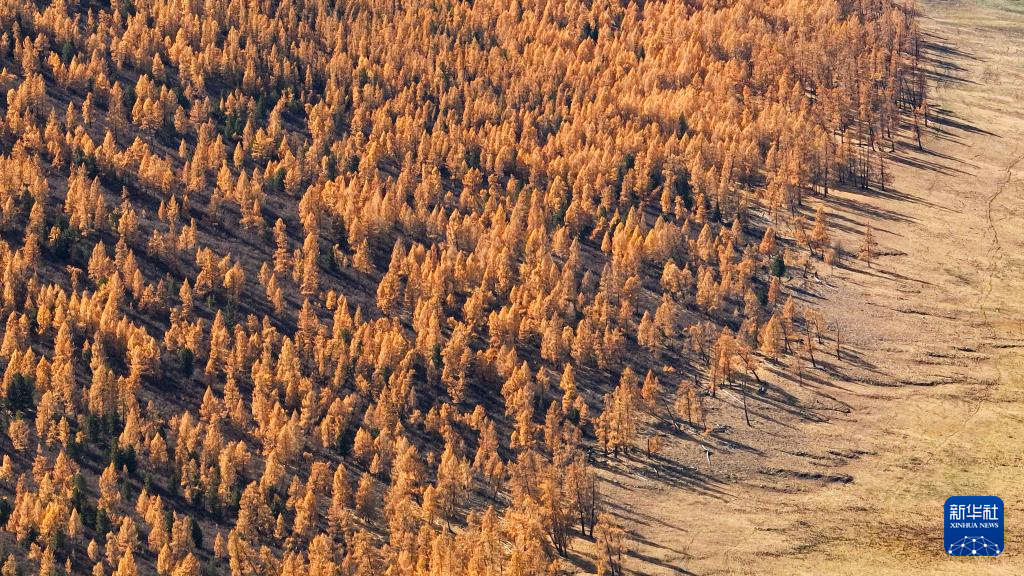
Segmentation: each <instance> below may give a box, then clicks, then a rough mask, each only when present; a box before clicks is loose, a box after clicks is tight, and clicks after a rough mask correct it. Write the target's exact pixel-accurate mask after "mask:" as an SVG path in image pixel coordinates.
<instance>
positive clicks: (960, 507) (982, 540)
mask: <svg viewBox="0 0 1024 576" xmlns="http://www.w3.org/2000/svg"><path fill="white" fill-rule="evenodd" d="M1003 511H1004V510H1003V501H1002V500H1001V499H1000V498H998V497H996V496H950V497H949V498H947V499H946V505H945V516H946V520H945V528H946V530H945V536H946V537H945V543H946V554H949V555H950V556H998V555H1000V554H1002V553H1003V527H1004V518H1005V517H1004V515H1003Z"/></svg>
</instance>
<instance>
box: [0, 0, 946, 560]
mask: <svg viewBox="0 0 1024 576" xmlns="http://www.w3.org/2000/svg"><path fill="white" fill-rule="evenodd" d="M400 4H401V6H399V5H396V4H395V3H392V2H380V1H353V2H348V1H337V2H335V1H319V2H309V1H304V0H290V1H286V2H267V1H263V0H261V1H257V2H239V1H238V0H230V1H228V0H209V1H207V2H204V3H196V2H184V1H180V0H175V1H171V2H151V1H148V0H127V1H122V2H115V3H113V4H109V5H108V4H105V3H95V2H85V1H80V0H60V1H57V2H51V3H46V4H45V5H42V6H40V5H38V4H35V3H28V2H23V1H20V0H0V31H2V33H0V90H2V91H3V92H4V93H5V94H6V98H5V99H4V100H3V102H0V115H2V120H0V318H2V322H3V325H2V327H3V336H2V342H0V369H2V373H3V377H2V386H0V390H2V392H3V394H2V401H0V403H2V409H0V425H2V426H0V431H2V434H0V446H2V448H3V454H4V455H3V458H2V462H0V527H2V533H0V553H2V557H0V564H2V574H3V575H4V576H14V575H17V574H27V573H39V574H47V575H52V574H72V573H74V574H79V573H92V574H94V575H96V576H99V575H103V574H115V575H117V576H129V575H133V574H137V573H153V572H156V573H159V574H168V575H173V576H197V575H199V574H212V573H223V572H229V573H231V574H233V575H235V576H242V575H248V574H309V573H312V574H343V575H352V576H355V575H359V576H372V575H382V576H383V575H388V576H400V575H401V576H404V575H409V576H414V575H415V576H420V575H424V576H425V575H436V576H441V575H451V574H474V575H483V576H486V575H508V576H513V575H523V576H525V575H531V576H532V575H537V574H554V573H558V572H559V571H560V570H561V569H562V568H563V567H564V566H565V564H564V560H563V558H564V557H565V556H567V555H568V554H569V552H570V551H572V550H574V549H576V548H577V547H578V546H579V543H578V541H579V540H580V539H585V540H587V541H590V542H592V544H588V546H589V548H588V550H589V554H590V555H591V556H592V557H593V558H594V560H595V565H596V567H597V570H598V573H600V574H607V575H621V574H624V573H625V572H624V571H625V570H626V567H625V566H624V558H625V556H626V551H627V549H628V543H627V542H626V538H625V531H624V529H623V526H622V525H621V520H620V519H618V518H616V517H615V516H613V515H611V514H610V513H609V512H608V510H607V507H606V506H604V505H603V502H602V495H601V492H600V489H599V486H600V478H599V474H600V471H599V470H598V469H597V467H596V466H595V465H594V463H595V460H598V461H604V460H606V459H608V458H638V457H640V455H641V453H642V452H646V456H647V457H648V458H650V457H652V455H654V454H656V453H657V452H658V451H659V449H660V442H661V440H660V439H659V438H660V437H659V436H650V437H649V438H648V439H647V441H646V442H645V443H641V441H640V438H641V436H642V435H643V434H645V433H646V432H649V431H651V430H653V428H654V426H655V425H656V424H657V423H659V422H662V421H664V422H668V423H670V424H671V425H672V426H674V427H676V428H678V429H682V428H684V427H688V428H689V429H690V430H691V431H693V432H695V433H700V432H701V431H704V430H707V429H708V427H709V422H708V416H709V411H710V410H711V409H712V407H713V405H714V404H715V403H716V402H719V391H720V390H721V389H726V388H727V389H730V390H735V391H737V392H738V393H740V394H741V395H742V400H743V406H744V410H745V411H746V409H747V402H748V397H752V394H753V391H752V387H753V386H754V385H755V384H756V385H757V386H758V387H759V388H762V387H763V382H762V376H763V373H762V372H761V371H760V370H761V367H762V362H776V361H777V360H778V359H779V358H780V357H783V356H789V357H792V358H794V362H792V363H790V366H791V367H792V366H795V367H796V370H798V371H799V370H800V368H799V367H800V366H801V362H803V361H805V360H806V361H809V362H810V363H811V364H812V366H816V364H817V362H818V361H819V360H820V359H821V355H819V358H818V360H816V358H815V351H816V350H817V349H819V348H820V347H821V346H822V345H823V342H824V340H823V332H824V329H825V328H824V326H823V320H822V319H821V318H820V317H818V316H817V315H815V314H814V313H813V312H812V311H802V310H799V309H798V308H797V307H796V305H795V303H794V300H793V299H792V297H791V296H790V295H789V294H787V292H788V289H787V287H786V285H785V279H786V278H787V277H790V276H796V275H797V274H796V271H797V270H800V269H802V270H803V275H804V276H807V275H808V274H809V273H810V271H811V270H813V268H814V266H815V262H817V261H819V260H820V261H823V262H824V263H825V264H827V265H831V264H833V263H834V261H835V260H836V258H838V257H839V251H838V250H837V247H836V245H835V243H834V241H833V239H832V236H831V234H830V230H829V226H828V215H827V213H826V210H825V208H824V207H823V206H820V205H819V207H818V208H817V210H816V212H815V213H814V215H813V218H806V217H805V216H804V210H805V208H806V204H807V202H806V198H807V197H809V196H819V197H821V198H822V200H824V199H825V197H826V196H827V194H828V191H829V189H830V188H832V187H835V186H843V185H853V186H861V187H865V188H866V187H884V186H885V183H886V179H887V175H886V167H885V162H886V154H887V153H888V151H889V150H892V149H893V147H894V146H895V141H896V139H897V138H898V137H899V123H900V119H901V118H907V117H908V115H909V116H910V117H912V118H913V119H914V123H913V124H912V126H915V127H919V126H918V124H917V122H918V120H920V121H927V101H926V98H925V95H924V88H923V79H922V78H923V74H921V73H920V71H919V67H920V60H921V54H920V46H919V44H920V41H919V38H918V36H919V33H918V31H917V27H916V26H917V25H916V22H915V21H914V18H913V8H912V7H909V6H906V5H903V4H900V3H897V2H894V1H892V0H859V1H852V0H841V1H840V0H834V1H830V2H824V3H822V2H812V1H810V0H807V1H803V0H800V1H796V2H781V1H776V0H770V1H767V2H762V1H755V0H738V1H735V2H725V3H705V4H702V5H699V6H698V5H693V4H688V3H684V2H678V1H674V0H668V1H665V2H646V3H642V4H636V3H618V2H537V1H533V0H520V1H517V2H512V3H508V2H497V1H492V0H477V1H475V2H472V3H465V2H405V3H400ZM915 129H917V128H915ZM805 218H806V219H805ZM876 253H877V243H876V242H875V240H874V236H873V235H872V233H871V231H870V229H868V230H867V231H866V232H865V236H864V241H863V245H862V246H861V247H860V249H859V252H858V254H859V256H860V257H861V258H863V259H864V260H865V261H867V262H868V263H869V264H870V262H871V260H872V259H873V258H874V256H875V255H876ZM837 350H838V348H837ZM800 378H802V373H801V375H800ZM759 391H763V390H759ZM748 422H749V415H748Z"/></svg>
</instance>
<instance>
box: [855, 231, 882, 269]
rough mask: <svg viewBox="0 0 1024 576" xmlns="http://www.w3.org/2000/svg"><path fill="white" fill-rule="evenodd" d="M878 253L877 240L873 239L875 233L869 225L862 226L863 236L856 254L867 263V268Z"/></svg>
mask: <svg viewBox="0 0 1024 576" xmlns="http://www.w3.org/2000/svg"><path fill="white" fill-rule="evenodd" d="M877 255H878V242H876V241H875V233H874V231H873V230H872V229H871V226H865V227H864V236H863V238H861V241H860V251H859V252H858V256H859V257H860V259H861V260H863V261H864V262H866V263H867V265H868V268H870V267H871V262H872V261H873V260H874V259H875V256H877Z"/></svg>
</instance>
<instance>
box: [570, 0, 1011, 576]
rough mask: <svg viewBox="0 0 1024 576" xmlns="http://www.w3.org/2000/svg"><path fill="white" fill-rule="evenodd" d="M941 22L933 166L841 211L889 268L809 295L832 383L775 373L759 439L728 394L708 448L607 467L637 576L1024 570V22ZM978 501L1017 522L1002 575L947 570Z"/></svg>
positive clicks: (817, 375)
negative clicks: (956, 529) (958, 507)
mask: <svg viewBox="0 0 1024 576" xmlns="http://www.w3.org/2000/svg"><path fill="white" fill-rule="evenodd" d="M921 9H922V13H923V14H922V26H923V28H924V29H925V30H926V31H927V35H926V37H927V46H926V50H927V54H928V66H930V67H931V68H932V69H933V71H934V74H933V75H932V79H933V81H934V86H933V109H932V110H933V117H932V119H931V122H930V126H929V130H928V135H927V137H926V138H925V140H924V147H923V150H918V149H917V147H916V142H915V143H913V144H908V145H907V146H905V147H904V148H902V149H900V150H898V157H897V158H896V162H894V164H895V166H894V167H893V172H894V178H895V180H894V183H893V186H892V189H891V190H889V191H888V192H885V193H861V192H848V191H847V192H844V191H838V192H834V193H833V194H832V195H830V202H829V203H828V205H827V206H828V210H829V212H830V213H831V214H833V215H834V217H835V218H838V219H840V221H842V222H844V223H846V224H847V226H846V229H847V230H848V232H846V233H844V235H843V236H842V238H841V240H842V242H843V243H844V245H845V246H846V247H847V248H848V249H851V250H852V249H853V248H854V247H855V246H856V245H857V244H858V242H859V231H860V230H862V229H863V228H864V226H865V225H871V226H872V227H873V228H874V229H875V230H876V238H877V240H878V242H879V245H880V246H879V250H880V254H881V255H880V257H879V258H878V260H877V261H875V262H874V264H873V266H872V267H870V268H869V267H867V266H865V265H864V263H862V262H859V261H855V260H852V259H846V260H845V261H844V262H842V264H841V265H840V266H837V267H836V268H835V270H834V271H833V272H832V273H831V274H830V273H829V272H828V271H827V270H819V276H818V277H816V279H814V281H812V282H810V283H809V285H808V286H807V287H806V288H802V289H801V294H802V295H803V297H804V298H803V301H802V302H801V304H802V305H806V306H810V307H813V308H816V309H818V310H819V311H821V312H822V313H823V315H824V316H825V317H826V319H827V320H828V321H829V323H830V329H831V330H832V331H834V330H835V329H836V328H837V327H838V329H839V332H840V335H841V350H840V355H839V358H838V359H837V358H836V355H835V351H834V346H835V343H834V341H828V342H826V343H825V345H824V349H823V350H821V351H819V361H818V362H817V366H816V367H813V366H808V365H803V366H799V367H798V366H795V365H794V364H793V363H792V361H790V363H789V364H788V365H785V366H781V365H780V366H774V367H767V368H768V369H766V370H765V372H766V382H767V383H768V385H767V391H766V392H765V393H764V394H751V395H750V396H749V398H748V407H749V410H750V416H751V425H750V426H748V425H747V424H746V422H745V419H744V416H743V410H742V397H741V396H740V393H739V392H738V391H736V390H724V391H723V392H724V393H721V394H720V401H719V402H716V403H715V404H716V406H717V408H716V409H715V410H714V411H713V412H712V413H711V414H710V415H709V421H710V423H711V424H712V426H713V429H712V432H711V433H710V434H708V435H706V436H702V435H699V434H697V433H696V432H693V433H691V432H689V431H684V432H681V433H679V432H675V431H673V430H671V429H670V427H666V430H664V431H663V433H664V436H665V440H666V442H665V447H664V448H663V450H662V451H661V453H660V455H655V456H652V457H647V456H646V455H643V454H641V455H636V456H631V457H630V458H629V459H628V460H615V459H603V458H601V457H599V458H598V460H599V462H598V467H599V469H600V470H601V473H602V476H603V478H604V480H605V492H606V493H607V495H608V498H609V502H610V503H609V507H610V511H611V512H612V513H613V514H615V515H616V516H619V517H620V519H621V520H622V522H623V523H624V524H625V526H626V529H627V533H628V534H629V536H630V537H631V539H632V543H631V545H632V550H631V553H630V558H629V560H628V562H627V569H628V570H629V571H630V572H632V573H636V574H901V575H907V574H964V573H970V574H1021V573H1024V549H1022V547H1024V520H1022V518H1024V482H1021V477H1022V473H1024V453H1022V451H1021V450H1020V448H1019V446H1020V443H1021V442H1022V441H1024V357H1022V355H1021V354H1020V352H1019V348H1021V347H1022V346H1024V251H1022V250H1021V248H1022V247H1024V219H1022V215H1024V42H1021V39H1022V38H1024V13H1022V12H1020V11H1013V10H1010V9H1008V6H1007V4H1006V3H1005V2H1004V3H998V2H995V3H981V2H976V1H970V2H967V1H965V2H948V1H936V0H928V1H925V2H923V4H922V6H921ZM833 334H834V332H833ZM707 450H710V451H711V454H710V461H709V454H708V453H707ZM970 494H986V495H988V494H991V495H997V496H1000V497H1002V499H1003V501H1004V502H1005V504H1006V507H1007V509H1006V511H1005V512H1006V517H1007V518H1008V521H1007V532H1006V552H1005V553H1004V554H1003V555H1001V556H1000V557H997V558H984V559H980V558H973V559H957V558H950V557H948V556H946V555H945V554H944V552H943V549H942V523H943V520H942V518H943V510H942V505H943V502H944V500H945V499H946V498H947V497H948V496H951V495H970ZM581 546H582V547H584V548H585V547H586V543H583V544H581Z"/></svg>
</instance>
